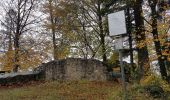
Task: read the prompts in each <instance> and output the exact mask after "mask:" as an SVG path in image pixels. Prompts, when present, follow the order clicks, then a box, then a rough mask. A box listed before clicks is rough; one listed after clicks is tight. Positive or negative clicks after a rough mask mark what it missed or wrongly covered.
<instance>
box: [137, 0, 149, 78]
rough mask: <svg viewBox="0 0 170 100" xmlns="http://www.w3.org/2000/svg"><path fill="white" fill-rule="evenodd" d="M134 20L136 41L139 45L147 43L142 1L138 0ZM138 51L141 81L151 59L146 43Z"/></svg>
mask: <svg viewBox="0 0 170 100" xmlns="http://www.w3.org/2000/svg"><path fill="white" fill-rule="evenodd" d="M134 18H135V24H136V27H135V30H136V41H137V44H139V45H140V44H141V43H143V42H145V38H146V37H145V31H144V20H143V16H142V0H136V3H135V5H134ZM137 51H138V65H139V75H140V77H139V80H140V79H141V78H142V77H143V76H144V73H145V70H144V68H146V69H147V68H149V67H150V64H149V57H148V50H147V45H146V43H144V46H143V47H141V48H137Z"/></svg>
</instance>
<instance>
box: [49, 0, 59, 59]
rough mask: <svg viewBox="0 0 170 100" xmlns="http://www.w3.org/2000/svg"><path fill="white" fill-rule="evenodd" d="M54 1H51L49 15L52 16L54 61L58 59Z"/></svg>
mask: <svg viewBox="0 0 170 100" xmlns="http://www.w3.org/2000/svg"><path fill="white" fill-rule="evenodd" d="M52 2H53V1H52V0H49V5H50V6H49V10H50V12H49V14H50V21H51V26H52V27H51V31H52V42H53V58H54V60H57V59H58V56H57V45H56V29H55V17H54V13H53V6H52Z"/></svg>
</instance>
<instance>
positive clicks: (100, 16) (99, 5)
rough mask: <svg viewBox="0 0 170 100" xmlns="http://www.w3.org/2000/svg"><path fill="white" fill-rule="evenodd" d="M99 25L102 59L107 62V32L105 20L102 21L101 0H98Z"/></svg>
mask: <svg viewBox="0 0 170 100" xmlns="http://www.w3.org/2000/svg"><path fill="white" fill-rule="evenodd" d="M97 12H98V25H99V32H100V39H101V46H102V59H103V62H104V63H106V62H107V56H106V47H105V34H104V31H103V25H102V23H103V21H102V15H101V3H100V0H98V11H97Z"/></svg>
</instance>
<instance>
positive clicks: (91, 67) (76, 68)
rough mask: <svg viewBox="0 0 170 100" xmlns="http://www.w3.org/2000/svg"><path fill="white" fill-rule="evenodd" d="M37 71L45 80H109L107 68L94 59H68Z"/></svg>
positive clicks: (53, 62)
mask: <svg viewBox="0 0 170 100" xmlns="http://www.w3.org/2000/svg"><path fill="white" fill-rule="evenodd" d="M36 70H39V71H40V72H41V73H42V75H43V76H42V77H44V78H45V80H90V81H93V80H97V81H105V80H107V69H106V66H104V65H103V63H102V62H100V61H98V60H94V59H81V58H68V59H65V60H58V61H51V62H48V63H46V64H43V65H42V66H40V67H39V68H37V69H36ZM36 70H35V71H36Z"/></svg>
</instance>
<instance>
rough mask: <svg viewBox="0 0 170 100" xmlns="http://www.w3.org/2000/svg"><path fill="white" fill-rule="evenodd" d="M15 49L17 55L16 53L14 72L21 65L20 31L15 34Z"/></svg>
mask: <svg viewBox="0 0 170 100" xmlns="http://www.w3.org/2000/svg"><path fill="white" fill-rule="evenodd" d="M14 49H15V55H14V68H13V72H18V68H19V67H20V65H19V33H16V34H15V38H14Z"/></svg>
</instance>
